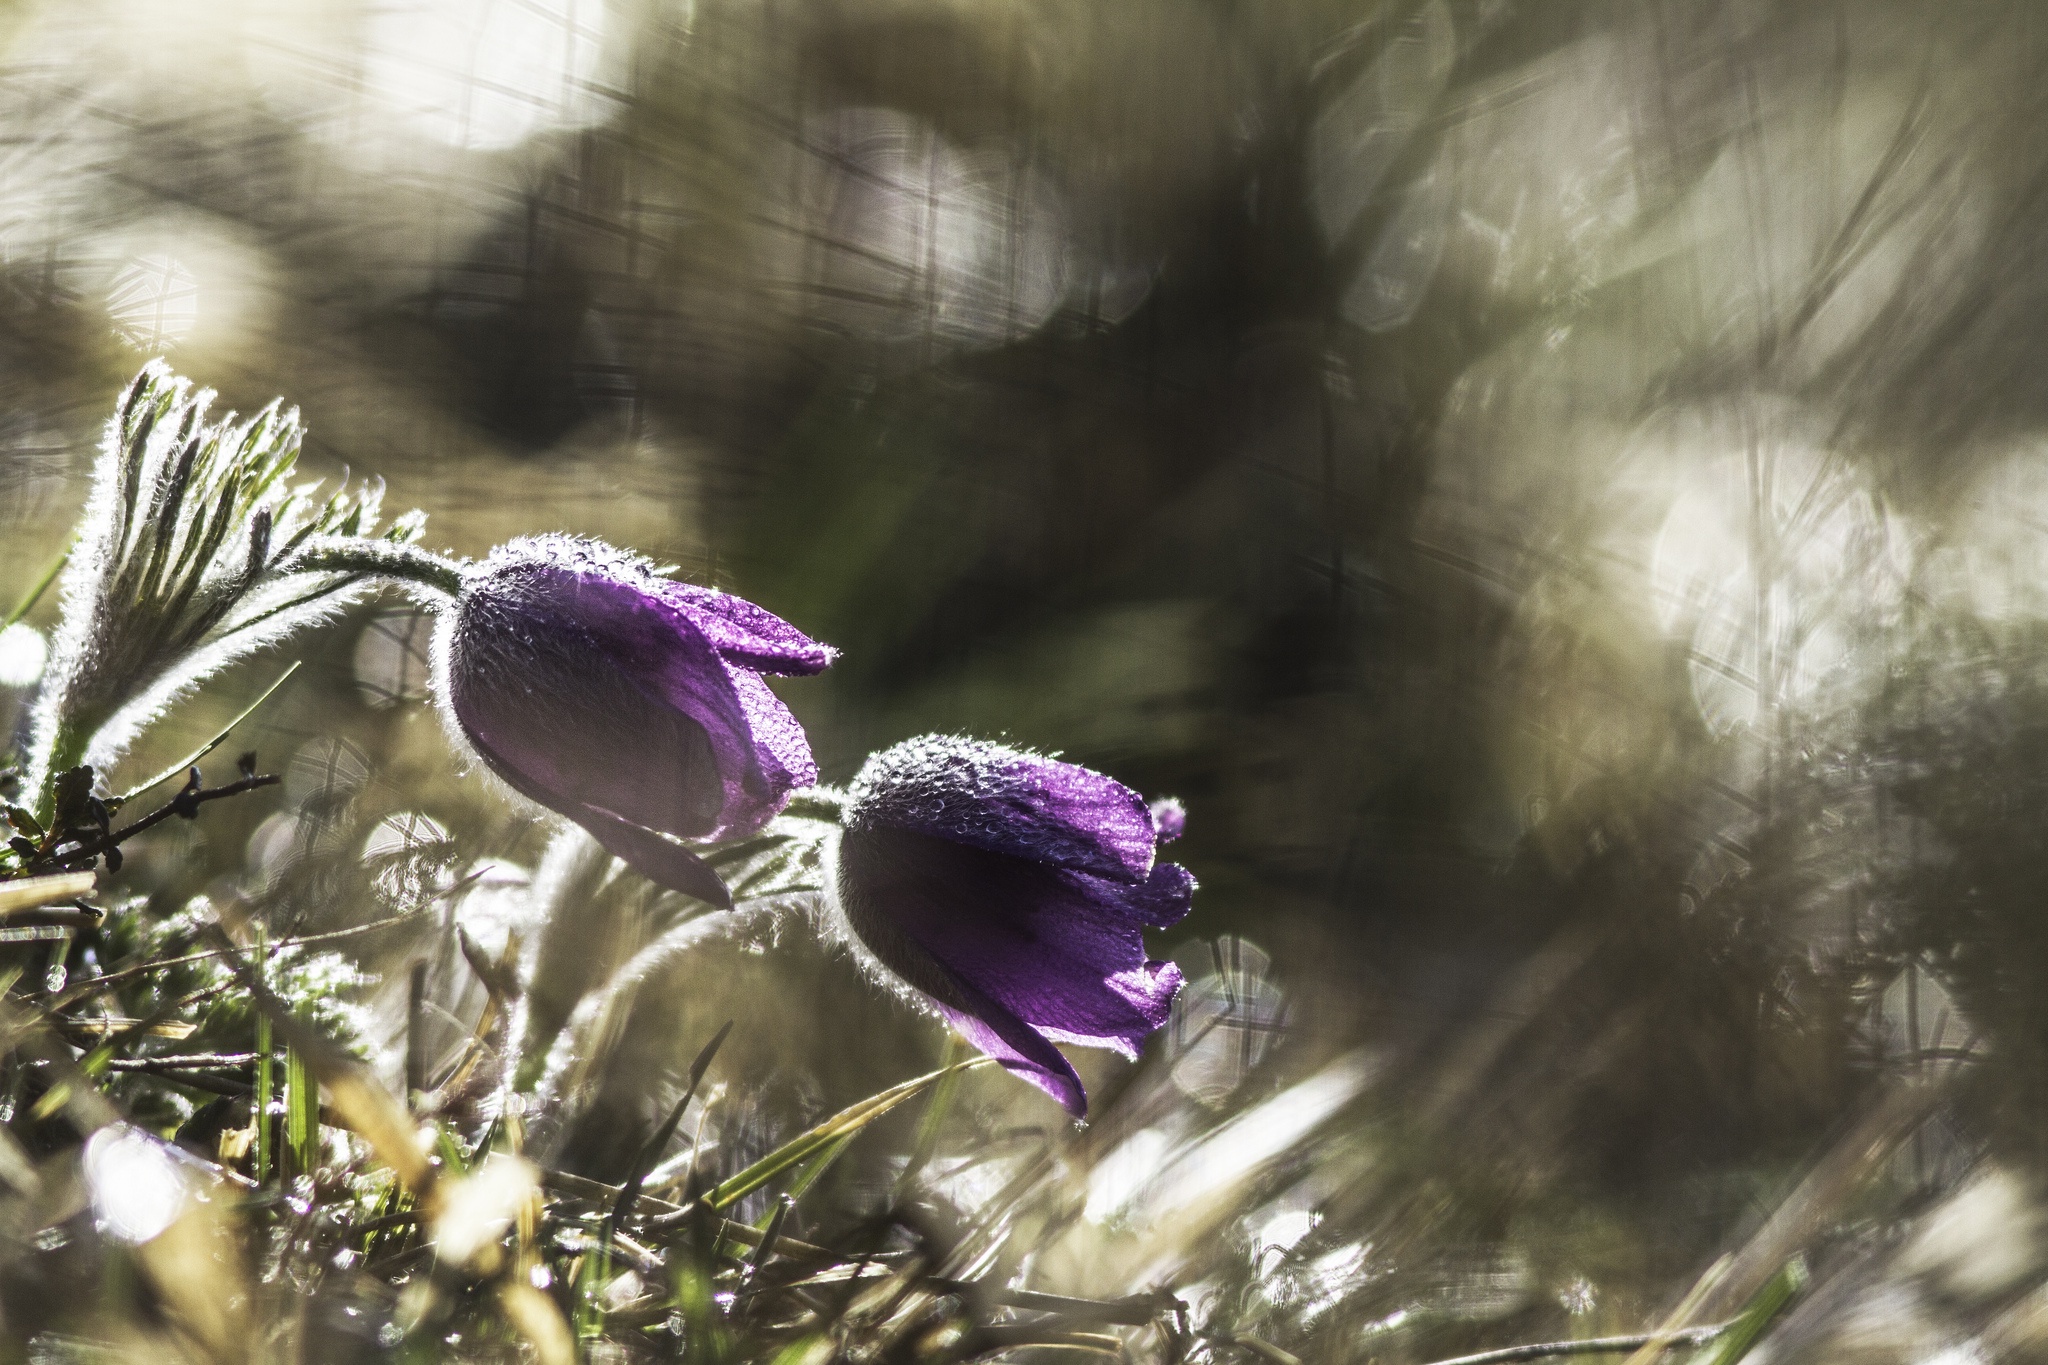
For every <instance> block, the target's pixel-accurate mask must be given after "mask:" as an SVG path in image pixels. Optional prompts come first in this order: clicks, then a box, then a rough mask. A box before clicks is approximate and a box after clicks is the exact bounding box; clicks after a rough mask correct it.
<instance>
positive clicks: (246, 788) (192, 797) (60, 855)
mask: <svg viewBox="0 0 2048 1365" xmlns="http://www.w3.org/2000/svg"><path fill="white" fill-rule="evenodd" d="M188 772H189V773H190V776H189V777H187V778H186V780H185V785H184V787H183V788H182V789H180V790H179V792H178V794H177V795H176V796H174V797H172V798H171V799H170V800H169V801H167V802H165V803H164V804H163V805H161V806H159V807H157V808H156V809H155V810H153V811H151V812H150V813H149V814H147V815H145V816H143V817H142V818H141V819H140V820H137V821H136V822H135V823H134V824H132V825H125V826H123V827H122V828H120V829H117V830H112V831H109V832H106V833H102V834H99V835H96V836H94V837H92V838H85V839H80V840H79V842H78V843H77V845H76V846H74V847H71V848H53V849H52V851H51V852H49V853H46V854H44V855H43V856H42V857H41V858H40V859H38V860H37V861H36V863H35V864H33V866H32V869H31V870H36V869H41V868H46V867H57V868H66V867H69V866H70V865H71V864H74V863H83V864H84V865H85V866H88V867H89V866H91V864H92V863H93V861H94V860H96V859H98V858H100V857H101V856H103V855H107V854H111V853H113V852H114V851H115V850H117V849H119V848H120V847H121V845H122V844H124V843H126V842H127V841H128V840H130V839H133V838H134V837H135V836H136V835H138V834H141V833H143V832H145V831H146V830H150V829H154V828H155V827H156V826H158V825H160V824H162V823H163V822H164V821H166V820H168V819H170V818H171V817H172V816H174V815H177V816H182V817H184V818H185V819H187V820H192V819H196V818H198V815H199V807H200V806H202V805H204V804H205V803H206V802H208V801H219V800H221V799H223V798H225V797H229V796H240V795H241V794H242V793H243V792H250V791H255V790H256V789H257V788H259V787H274V786H276V785H277V784H278V783H279V782H282V781H283V780H284V779H283V778H281V777H278V776H276V775H275V774H270V773H265V774H263V775H261V776H256V777H245V778H242V779H241V780H240V781H236V782H230V783H228V784H227V785H226V786H225V787H206V786H202V785H201V783H200V778H199V769H197V768H192V769H188ZM75 833H76V831H72V832H71V833H70V834H67V835H66V836H65V837H66V838H67V839H68V838H69V837H71V835H72V834H75ZM107 865H108V867H109V868H113V867H115V866H117V865H118V864H117V861H116V860H114V859H111V858H110V859H109V861H108V864H107Z"/></svg>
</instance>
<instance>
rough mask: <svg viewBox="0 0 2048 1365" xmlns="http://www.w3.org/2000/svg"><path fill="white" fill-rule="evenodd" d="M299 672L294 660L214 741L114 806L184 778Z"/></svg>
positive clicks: (125, 795)
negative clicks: (189, 769)
mask: <svg viewBox="0 0 2048 1365" xmlns="http://www.w3.org/2000/svg"><path fill="white" fill-rule="evenodd" d="M298 671H299V661H298V660H296V659H294V660H293V661H292V665H291V667H289V668H287V669H286V670H285V671H284V672H282V673H280V674H278V675H277V681H276V682H274V683H272V684H271V685H270V686H268V687H266V688H264V689H263V692H262V694H261V695H260V696H258V697H257V698H256V700H254V701H252V702H250V703H249V704H248V705H247V706H245V707H243V708H242V713H241V714H240V715H238V716H236V717H235V718H234V719H233V720H231V721H229V722H228V723H227V724H226V725H225V726H224V727H222V729H221V731H220V732H219V733H218V734H216V735H215V736H214V737H213V738H212V739H209V740H207V741H206V743H204V744H202V745H200V746H199V747H198V748H197V749H194V750H193V751H192V752H191V753H189V754H187V755H186V756H185V757H183V758H181V759H179V760H178V761H177V762H176V763H173V764H172V765H171V766H170V767H168V768H166V769H164V770H163V771H162V772H160V773H158V774H157V775H156V776H155V777H152V778H150V779H149V781H147V782H145V783H143V784H142V785H141V786H139V787H131V788H129V789H128V790H127V791H125V792H123V793H122V794H121V795H120V796H118V797H116V798H115V799H114V801H113V805H115V806H116V807H119V806H125V805H127V804H128V803H129V802H130V801H133V800H134V799H135V798H136V797H138V796H140V795H142V794H143V793H144V792H146V791H148V790H149V789H150V788H152V787H156V786H160V785H162V784H163V783H165V782H168V781H170V780H171V779H172V778H174V777H181V776H183V775H184V773H185V771H186V769H188V768H190V767H191V766H192V765H193V764H195V763H197V762H198V761H199V760H200V759H202V758H205V757H206V756H207V755H208V754H210V753H212V752H213V751H214V750H215V749H218V748H219V747H220V746H221V742H222V741H223V740H225V739H226V738H227V737H228V736H229V735H231V734H233V733H234V730H235V727H236V726H237V725H240V724H241V723H242V722H243V721H245V720H247V719H249V717H250V716H252V715H254V714H255V713H256V708H257V707H259V706H261V705H263V703H264V702H267V701H269V700H270V698H271V694H272V693H274V692H276V691H277V689H278V688H280V687H283V686H284V685H285V682H286V681H287V680H288V679H289V678H290V677H291V676H292V674H294V673H296V672H298Z"/></svg>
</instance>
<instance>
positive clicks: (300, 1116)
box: [284, 1048, 320, 1176]
mask: <svg viewBox="0 0 2048 1365" xmlns="http://www.w3.org/2000/svg"><path fill="white" fill-rule="evenodd" d="M284 1140H285V1147H286V1149H287V1150H288V1151H289V1152H290V1153H291V1166H292V1174H293V1175H294V1176H301V1175H311V1174H313V1172H314V1171H315V1170H317V1169H319V1166H320V1083H319V1082H318V1081H316V1080H314V1079H313V1070H312V1068H311V1067H309V1066H307V1065H306V1059H305V1057H304V1056H303V1055H301V1054H300V1052H299V1051H298V1049H296V1048H290V1049H287V1050H286V1051H285V1054H284Z"/></svg>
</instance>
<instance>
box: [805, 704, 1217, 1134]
mask: <svg viewBox="0 0 2048 1365" xmlns="http://www.w3.org/2000/svg"><path fill="white" fill-rule="evenodd" d="M845 822H846V832H845V835H844V836H843V837H842V839H841V841H840V847H839V868H838V889H839V902H840V905H841V907H842V908H843V910H844V911H845V914H846V921H847V925H848V927H849V928H850V929H851V930H852V931H853V933H854V935H855V936H856V937H857V938H858V939H859V940H860V942H861V943H862V944H863V945H864V946H865V947H866V948H867V949H868V951H869V952H871V953H873V955H874V956H875V958H876V959H877V960H878V961H880V963H881V964H882V965H883V966H884V967H886V968H888V969H889V970H890V971H891V972H893V973H895V974H896V975H897V976H898V977H900V978H901V979H902V980H903V981H905V982H907V983H908V984H910V985H911V986H913V987H915V988H916V989H917V990H919V991H921V992H922V993H923V994H925V995H926V996H928V997H930V999H931V1000H932V1001H933V1003H935V1004H936V1005H937V1006H938V1008H939V1011H940V1012H941V1013H942V1014H944V1015H945V1016H946V1018H947V1019H948V1020H950V1021H951V1022H952V1024H953V1026H954V1027H955V1028H957V1029H959V1030H960V1032H961V1033H963V1034H965V1035H966V1036H967V1038H968V1039H969V1040H970V1041H971V1042H973V1043H974V1045H975V1046H976V1047H979V1048H980V1049H981V1050H982V1051H983V1052H986V1053H987V1054H988V1055H989V1056H991V1057H994V1058H995V1059H996V1060H997V1061H999V1062H1001V1063H1002V1064H1003V1065H1004V1066H1005V1067H1007V1068H1009V1069H1010V1070H1011V1071H1013V1072H1016V1073H1017V1074H1018V1075H1020V1076H1022V1077H1024V1078H1025V1079H1026V1080H1029V1081H1031V1082H1032V1083H1033V1084H1034V1085H1037V1086H1038V1087H1040V1088H1041V1089H1043V1090H1044V1091H1046V1093H1048V1094H1050V1095H1051V1096H1052V1097H1053V1098H1054V1099H1056V1100H1058V1101H1059V1102H1060V1103H1061V1104H1063V1105H1065V1106H1066V1107H1067V1109H1068V1111H1069V1112H1071V1113H1072V1114H1074V1115H1075V1116H1076V1117H1079V1116H1080V1115H1082V1114H1083V1113H1085V1112H1086V1111H1087V1106H1088V1097H1087V1095H1086V1094H1085V1093H1084V1092H1083V1090H1082V1088H1081V1079H1080V1077H1079V1076H1077V1075H1076V1074H1075V1073H1074V1068H1073V1066H1072V1065H1071V1064H1069V1063H1068V1061H1067V1059H1066V1058H1065V1057H1063V1056H1061V1055H1060V1051H1059V1049H1058V1048H1056V1047H1054V1046H1053V1044H1054V1043H1055V1042H1067V1043H1081V1044H1086V1045H1088V1046H1091V1047H1112V1048H1115V1049H1117V1050H1118V1051H1119V1052H1122V1053H1123V1054H1124V1055H1125V1056H1129V1057H1135V1056H1137V1052H1138V1044H1139V1043H1141V1042H1143V1041H1144V1039H1145V1037H1146V1035H1148V1034H1150V1033H1151V1032H1152V1031H1153V1030H1155V1029H1157V1028H1159V1027H1160V1026H1161V1025H1163V1024H1164V1023H1165V1022H1166V1020H1167V1015H1168V1013H1169V1010H1170V1007H1171V1005H1172V1002H1173V995H1174V992H1175V991H1177V990H1179V989H1180V984H1181V974H1180V969H1179V968H1178V967H1176V966H1174V965H1173V964H1172V963H1170V962H1154V961H1151V960H1149V959H1147V958H1146V956H1145V943H1144V938H1143V930H1144V929H1145V927H1146V926H1148V925H1150V926H1153V927H1156V928H1164V927H1166V926H1167V925H1170V924H1174V923H1177V922H1178V921H1179V920H1180V919H1181V917H1182V916H1184V915H1186V914H1187V912H1188V903H1189V900H1190V898H1191V897H1192V896H1193V894H1194V890H1195V879H1194V878H1193V877H1192V876H1190V875H1189V874H1188V871H1187V869H1186V868H1183V867H1179V866H1177V865H1175V864H1173V863H1155V862H1154V861H1153V855H1154V852H1155V850H1156V849H1157V847H1158V844H1159V838H1160V835H1159V830H1158V828H1157V827H1155V825H1154V822H1153V816H1152V812H1151V811H1150V810H1148V809H1147V808H1146V805H1145V802H1144V799H1143V798H1142V797H1140V796H1139V795H1138V794H1137V793H1136V792H1134V791H1132V790H1131V789H1130V788H1129V787H1126V786H1124V785H1123V784H1122V783H1120V782H1117V781H1114V780H1112V779H1110V778H1107V777H1104V776H1103V775H1102V774H1100V773H1095V772H1090V771H1089V770H1088V769H1086V768H1082V767H1077V766H1076V765H1074V764H1072V763H1061V762H1058V761H1056V760H1054V759H1050V758H1045V757H1042V756H1040V755H1038V754H1032V753H1025V752H1022V751H1020V750H1017V749H1009V748H1004V747H1003V746H1002V745H999V744H988V743H984V742H982V741H979V740H971V739H960V738H954V737H948V736H941V735H927V736H925V737H924V738H922V739H913V740H907V741H905V742H904V743H902V744H898V745H896V746H895V747H893V748H890V749H884V750H883V751H882V752H880V753H878V754H875V755H873V756H872V757H870V758H869V759H868V761H867V764H866V765H865V766H864V767H863V768H862V769H861V771H860V775H859V776H858V777H856V778H855V779H854V782H853V788H852V791H851V793H850V796H849V801H848V804H847V809H846V817H845Z"/></svg>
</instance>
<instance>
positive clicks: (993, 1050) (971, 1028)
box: [939, 990, 1088, 1119]
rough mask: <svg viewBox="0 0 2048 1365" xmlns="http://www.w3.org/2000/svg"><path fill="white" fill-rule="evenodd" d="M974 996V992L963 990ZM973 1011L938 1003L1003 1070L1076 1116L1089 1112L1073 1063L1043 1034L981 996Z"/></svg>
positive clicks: (969, 1038) (1086, 1099)
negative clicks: (1033, 1087) (1046, 1095)
mask: <svg viewBox="0 0 2048 1365" xmlns="http://www.w3.org/2000/svg"><path fill="white" fill-rule="evenodd" d="M963 994H966V995H968V997H969V998H970V999H971V998H973V994H974V993H973V992H967V991H964V990H963ZM975 1006H976V1009H975V1010H974V1012H969V1011H967V1010H957V1009H953V1008H951V1007H950V1006H946V1005H941V1006H939V1013H941V1014H943V1015H945V1016H946V1019H947V1022H949V1023H951V1024H952V1025H953V1027H954V1028H956V1029H958V1030H960V1032H961V1034H962V1035H964V1036H965V1037H966V1039H967V1041H968V1042H970V1043H972V1044H974V1045H975V1046H976V1047H977V1048H980V1049H981V1050H982V1051H983V1052H984V1053H986V1054H988V1055H989V1056H991V1057H993V1058H995V1059H996V1061H998V1062H1000V1063H1001V1064H1002V1067H1003V1069H1004V1070H1005V1071H1008V1072H1010V1073H1011V1074H1013V1075H1016V1076H1021V1077H1023V1078H1024V1079H1025V1080H1027V1081H1029V1082H1031V1083H1032V1084H1033V1085H1035V1086H1037V1087H1038V1088H1039V1089H1040V1090H1043V1091H1044V1092H1045V1093H1046V1094H1048V1095H1050V1096H1052V1097H1053V1098H1054V1099H1055V1100H1058V1101H1059V1102H1060V1105H1061V1106H1062V1107H1063V1108H1065V1109H1066V1111H1067V1112H1068V1113H1069V1114H1072V1115H1073V1116H1074V1117H1075V1118H1077V1119H1078V1118H1083V1117H1086V1115H1087V1113H1088V1092H1087V1091H1086V1090H1085V1089H1083V1088H1082V1085H1081V1077H1080V1075H1079V1074H1078V1073H1077V1072H1076V1071H1075V1070H1074V1064H1073V1063H1072V1062H1070V1061H1068V1060H1067V1059H1066V1057H1065V1056H1064V1055H1063V1054H1062V1053H1061V1052H1060V1050H1059V1049H1058V1048H1056V1047H1054V1046H1053V1045H1052V1044H1051V1043H1050V1042H1049V1041H1047V1040H1046V1039H1045V1038H1044V1037H1043V1036H1042V1035H1040V1034H1038V1033H1036V1032H1034V1031H1033V1030H1032V1029H1031V1027H1030V1026H1029V1025H1028V1024H1026V1023H1025V1022H1024V1021H1023V1020H1021V1019H1019V1018H1018V1017H1017V1016H1016V1015H1014V1014H1011V1013H1010V1012H1009V1011H1008V1010H1005V1009H1004V1008H1002V1006H1000V1005H997V1004H996V1003H995V1002H993V1001H991V1000H988V999H987V998H986V997H982V998H981V999H979V1000H976V1001H975Z"/></svg>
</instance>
